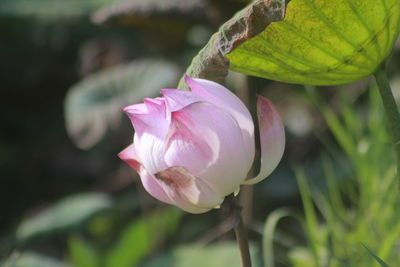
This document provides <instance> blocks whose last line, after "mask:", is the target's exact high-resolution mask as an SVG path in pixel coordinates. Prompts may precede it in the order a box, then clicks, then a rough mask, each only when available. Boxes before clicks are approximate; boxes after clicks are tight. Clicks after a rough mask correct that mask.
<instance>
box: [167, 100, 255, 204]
mask: <svg viewBox="0 0 400 267" xmlns="http://www.w3.org/2000/svg"><path fill="white" fill-rule="evenodd" d="M171 125H173V126H174V130H173V132H172V135H171V137H170V139H169V140H168V147H167V150H166V156H165V162H166V164H167V165H168V166H185V167H186V168H187V169H188V170H189V171H190V172H191V173H193V174H194V175H195V176H196V177H201V178H202V179H203V180H204V181H206V182H207V183H208V184H209V185H210V186H211V187H212V189H213V190H214V191H215V192H217V193H218V194H219V195H220V196H221V197H224V196H226V195H228V194H230V193H232V192H234V191H235V190H236V189H237V188H238V187H239V186H240V184H241V183H243V182H244V180H245V179H246V174H247V172H248V170H249V169H250V167H251V162H252V159H253V157H254V155H253V154H249V153H246V150H245V140H244V138H243V135H242V132H241V130H240V128H239V126H238V123H237V122H236V120H235V119H234V118H233V117H232V116H231V115H230V114H229V113H227V112H226V111H225V110H223V109H221V108H219V107H217V106H215V105H213V104H211V103H207V102H197V103H193V104H191V105H189V106H186V107H185V108H183V109H181V110H179V111H176V112H173V113H172V120H171ZM250 159H251V160H250Z"/></svg>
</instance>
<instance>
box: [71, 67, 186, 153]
mask: <svg viewBox="0 0 400 267" xmlns="http://www.w3.org/2000/svg"><path fill="white" fill-rule="evenodd" d="M178 75H179V69H178V68H177V67H176V66H175V65H174V64H172V63H169V62H166V61H160V60H137V61H134V62H132V63H129V64H126V65H121V66H117V67H113V68H110V69H107V70H104V71H102V72H99V73H96V74H92V75H90V76H88V77H87V78H85V79H84V80H82V81H81V82H79V83H78V84H76V85H75V86H73V87H72V88H71V90H70V91H69V92H68V95H67V97H66V100H65V116H66V126H67V130H68V133H69V135H70V137H71V138H72V140H73V141H74V142H75V143H76V144H77V145H78V146H79V147H80V148H89V147H91V146H93V145H94V144H96V143H97V142H98V141H100V139H101V138H102V137H103V136H104V135H105V133H106V132H107V129H108V128H110V127H112V126H114V127H116V126H118V123H119V120H120V118H121V116H122V114H123V112H122V108H123V107H124V106H126V105H129V104H135V103H139V102H142V101H143V98H145V97H152V96H156V95H157V94H158V92H159V91H160V89H162V88H166V87H173V86H174V84H175V83H176V81H177V79H178Z"/></svg>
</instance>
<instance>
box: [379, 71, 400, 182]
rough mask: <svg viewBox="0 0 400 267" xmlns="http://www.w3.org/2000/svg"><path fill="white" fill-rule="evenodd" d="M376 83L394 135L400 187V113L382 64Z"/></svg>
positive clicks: (393, 140)
mask: <svg viewBox="0 0 400 267" xmlns="http://www.w3.org/2000/svg"><path fill="white" fill-rule="evenodd" d="M374 76H375V79H376V83H377V84H378V88H379V93H380V95H381V98H382V101H383V106H384V107H385V113H386V118H387V122H388V124H389V130H390V135H391V136H392V142H393V148H394V150H395V152H396V162H397V176H398V180H399V181H398V186H399V189H400V113H399V110H398V108H397V104H396V100H395V99H394V96H393V93H392V89H391V88H390V84H389V80H388V77H387V74H386V72H385V69H384V67H383V66H381V67H380V68H379V69H378V70H377V71H376V72H375V73H374Z"/></svg>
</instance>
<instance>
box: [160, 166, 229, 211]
mask: <svg viewBox="0 0 400 267" xmlns="http://www.w3.org/2000/svg"><path fill="white" fill-rule="evenodd" d="M155 177H156V179H157V181H158V182H159V184H160V185H161V187H162V188H163V189H164V190H165V192H166V193H167V195H168V197H169V198H170V199H172V201H173V202H174V204H175V205H176V206H178V207H180V208H181V209H183V210H185V211H187V212H191V213H203V212H206V211H208V210H210V209H212V208H215V207H216V206H219V205H220V204H221V203H222V201H223V200H224V198H223V197H221V196H219V195H218V194H217V193H215V192H214V191H213V190H212V188H211V187H210V186H209V185H208V184H207V182H206V181H204V180H202V179H201V178H198V177H195V176H194V175H193V174H191V173H190V172H189V171H188V170H187V169H186V168H185V167H180V166H176V167H170V168H168V169H166V170H163V171H161V172H159V173H157V174H155Z"/></svg>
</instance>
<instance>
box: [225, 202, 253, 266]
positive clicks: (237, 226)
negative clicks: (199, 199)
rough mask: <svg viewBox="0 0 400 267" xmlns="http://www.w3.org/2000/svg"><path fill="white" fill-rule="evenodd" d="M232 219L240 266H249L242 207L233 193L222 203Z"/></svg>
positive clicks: (248, 250)
mask: <svg viewBox="0 0 400 267" xmlns="http://www.w3.org/2000/svg"><path fill="white" fill-rule="evenodd" d="M223 205H224V206H225V207H226V208H227V209H228V212H229V213H230V215H231V216H232V220H233V229H234V231H235V236H236V242H237V244H238V247H239V251H240V257H241V261H242V267H251V258H250V249H249V241H248V239H247V233H246V228H245V227H244V223H243V220H242V215H241V212H242V207H241V206H240V205H239V204H238V202H237V200H236V198H235V197H234V196H233V195H229V196H227V197H226V199H225V201H224V204H223Z"/></svg>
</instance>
